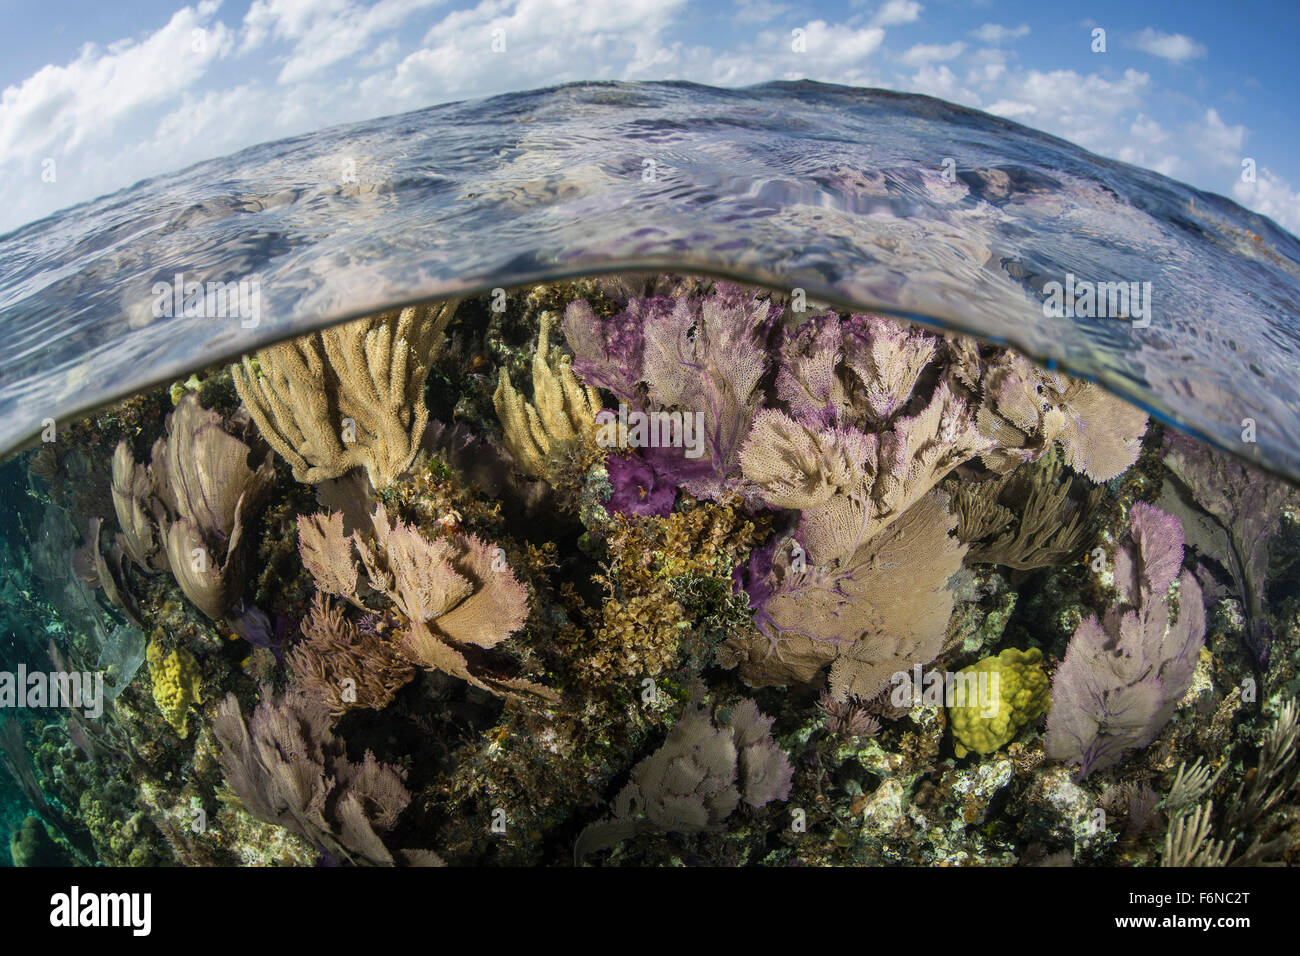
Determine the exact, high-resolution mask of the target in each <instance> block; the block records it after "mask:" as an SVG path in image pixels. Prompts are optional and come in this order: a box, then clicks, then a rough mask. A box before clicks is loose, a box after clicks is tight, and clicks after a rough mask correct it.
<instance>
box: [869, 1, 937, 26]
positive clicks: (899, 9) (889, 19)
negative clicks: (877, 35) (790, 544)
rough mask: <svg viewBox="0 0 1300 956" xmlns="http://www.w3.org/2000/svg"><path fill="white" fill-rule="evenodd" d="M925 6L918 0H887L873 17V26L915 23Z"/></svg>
mask: <svg viewBox="0 0 1300 956" xmlns="http://www.w3.org/2000/svg"><path fill="white" fill-rule="evenodd" d="M924 9H925V7H923V6H921V5H920V4H919V3H917V2H916V0H885V3H884V4H883V5H882V6H881V7H880V9H879V10H877V11H876V13H875V15H874V16H873V17H872V18H871V25H872V26H873V27H896V26H899V25H900V24H903V23H915V22H916V21H917V19H918V18H919V17H920V16H921V11H922V10H924Z"/></svg>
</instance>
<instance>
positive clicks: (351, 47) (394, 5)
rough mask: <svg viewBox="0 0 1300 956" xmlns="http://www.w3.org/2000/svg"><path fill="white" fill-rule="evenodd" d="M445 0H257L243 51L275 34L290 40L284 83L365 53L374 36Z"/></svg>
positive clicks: (282, 75)
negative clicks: (370, 0) (368, 0)
mask: <svg viewBox="0 0 1300 956" xmlns="http://www.w3.org/2000/svg"><path fill="white" fill-rule="evenodd" d="M441 2H442V0H379V2H378V3H376V4H375V5H374V6H364V5H362V4H360V3H353V2H351V0H253V5H252V6H251V7H249V9H248V13H247V14H245V15H244V30H243V41H242V43H241V45H240V52H241V53H247V52H250V51H252V50H256V49H258V48H259V47H261V46H264V45H265V44H266V43H267V42H268V41H269V40H271V39H276V40H283V41H287V42H291V43H292V44H293V49H292V50H291V51H290V53H289V55H288V57H286V59H285V61H284V66H283V68H282V69H281V70H280V82H281V83H294V82H297V81H298V80H302V79H305V78H306V77H309V76H311V75H312V74H314V73H318V72H320V71H321V70H323V69H325V68H326V67H328V66H332V65H333V64H335V63H338V62H339V61H340V60H345V59H347V58H348V57H350V56H354V55H356V54H358V53H360V52H362V51H363V50H365V49H366V48H367V46H368V45H369V43H370V39H371V37H373V36H375V35H376V34H379V33H384V32H387V31H390V30H394V29H396V28H397V27H399V26H400V25H401V24H402V23H403V22H405V21H406V20H407V19H408V18H409V17H410V16H411V15H412V14H415V13H418V12H419V11H421V10H424V9H426V8H428V7H432V6H435V5H437V4H438V3H441Z"/></svg>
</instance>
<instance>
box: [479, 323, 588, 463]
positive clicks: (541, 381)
mask: <svg viewBox="0 0 1300 956" xmlns="http://www.w3.org/2000/svg"><path fill="white" fill-rule="evenodd" d="M554 322H555V315H554V313H551V312H543V313H542V315H541V329H540V331H539V332H538V333H537V348H536V350H535V351H534V352H533V400H532V401H531V402H529V401H527V400H526V399H525V398H524V397H523V395H521V394H520V393H519V392H518V391H516V390H515V387H514V386H513V385H511V384H510V376H509V375H508V374H506V370H505V369H504V368H503V369H501V372H500V378H499V379H498V381H497V389H496V392H495V393H494V394H493V395H492V402H493V404H494V405H495V406H496V410H497V417H498V418H500V419H501V427H502V430H503V436H504V438H505V443H506V448H508V449H509V451H510V454H511V456H512V457H513V458H514V460H515V464H516V465H517V466H518V468H519V470H520V471H522V472H524V474H526V475H531V476H532V477H534V478H544V477H546V476H547V475H548V474H549V473H550V471H551V456H552V454H553V452H554V451H555V450H556V449H557V448H558V447H559V446H561V445H564V444H567V443H570V442H574V441H578V440H583V439H592V438H594V437H595V434H596V413H597V412H598V411H600V395H599V394H598V393H597V392H596V390H595V389H594V388H592V387H590V386H585V387H584V386H582V385H580V384H579V383H578V380H577V378H576V377H575V376H574V374H573V370H572V369H571V368H570V361H569V358H568V357H567V356H564V355H562V354H561V353H560V350H559V349H558V348H552V347H551V344H550V337H551V326H552V325H553V324H554Z"/></svg>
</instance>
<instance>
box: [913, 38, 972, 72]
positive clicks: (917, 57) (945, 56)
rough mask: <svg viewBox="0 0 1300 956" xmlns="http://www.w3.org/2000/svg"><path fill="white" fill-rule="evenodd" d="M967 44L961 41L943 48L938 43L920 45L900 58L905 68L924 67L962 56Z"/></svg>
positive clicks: (947, 44) (945, 45)
mask: <svg viewBox="0 0 1300 956" xmlns="http://www.w3.org/2000/svg"><path fill="white" fill-rule="evenodd" d="M965 49H966V44H964V43H962V42H961V41H960V40H955V41H953V42H952V43H946V44H943V45H942V46H941V45H939V44H936V43H918V44H917V45H916V46H914V47H912V48H911V49H909V50H908V51H907V52H906V53H904V54H902V55H901V56H899V58H898V62H899V63H902V64H903V65H904V66H923V65H925V64H926V63H941V62H943V61H944V60H954V59H956V58H957V57H959V56H961V55H962V53H963V52H964V51H965Z"/></svg>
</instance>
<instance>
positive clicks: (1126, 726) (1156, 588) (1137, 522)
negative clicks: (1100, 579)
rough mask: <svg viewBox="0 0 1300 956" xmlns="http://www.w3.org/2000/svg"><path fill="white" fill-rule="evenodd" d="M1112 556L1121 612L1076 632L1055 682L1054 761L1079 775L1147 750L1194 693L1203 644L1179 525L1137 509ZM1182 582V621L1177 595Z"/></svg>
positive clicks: (1196, 593) (1197, 597) (1200, 609)
mask: <svg viewBox="0 0 1300 956" xmlns="http://www.w3.org/2000/svg"><path fill="white" fill-rule="evenodd" d="M1129 521H1130V524H1129V534H1128V537H1127V539H1126V540H1125V541H1124V542H1123V543H1122V544H1121V546H1120V548H1119V550H1118V551H1116V553H1115V565H1114V567H1115V588H1116V590H1117V591H1118V592H1119V598H1120V603H1119V604H1117V605H1116V606H1114V607H1112V608H1110V609H1109V610H1108V611H1107V612H1106V614H1105V616H1104V617H1103V618H1102V619H1101V620H1100V621H1099V620H1098V619H1097V617H1096V616H1095V615H1094V616H1092V617H1090V618H1088V619H1087V620H1085V621H1083V623H1081V624H1080V625H1079V627H1078V628H1077V629H1076V630H1075V632H1074V637H1073V638H1071V640H1070V646H1069V648H1068V649H1067V650H1066V653H1065V660H1064V661H1063V662H1062V663H1061V666H1060V668H1059V669H1058V670H1057V672H1056V678H1055V680H1054V681H1053V683H1052V709H1051V713H1050V714H1049V715H1048V719H1047V754H1048V756H1049V757H1051V758H1053V759H1056V760H1062V761H1065V762H1067V763H1077V764H1078V765H1079V773H1080V776H1082V777H1086V776H1087V775H1088V774H1090V773H1092V772H1093V771H1094V770H1102V769H1105V768H1106V767H1111V766H1114V765H1115V764H1117V763H1119V761H1120V759H1121V758H1122V756H1123V753H1124V751H1126V750H1130V749H1140V748H1142V747H1146V746H1147V745H1149V744H1150V743H1151V742H1152V741H1153V740H1155V738H1156V735H1157V734H1158V733H1159V732H1160V730H1161V728H1162V727H1164V725H1165V724H1166V723H1168V721H1169V718H1170V717H1172V716H1173V713H1174V709H1175V708H1176V707H1177V705H1178V701H1179V700H1180V699H1181V698H1182V696H1183V695H1184V694H1185V693H1186V692H1187V689H1188V687H1190V686H1191V682H1192V675H1193V672H1194V671H1195V668H1196V660H1197V655H1198V654H1199V653H1200V650H1201V647H1202V645H1203V644H1204V643H1205V609H1204V605H1203V603H1202V599H1201V589H1200V586H1199V585H1198V584H1197V583H1196V578H1195V577H1194V576H1193V575H1192V574H1191V573H1190V572H1188V571H1182V573H1181V575H1180V574H1179V571H1180V568H1181V566H1182V561H1183V528H1182V523H1181V522H1180V521H1179V520H1178V519H1177V518H1176V517H1174V516H1173V515H1170V514H1166V513H1165V512H1163V511H1160V510H1159V509H1157V508H1155V507H1154V506H1152V505H1149V504H1147V503H1145V502H1138V503H1137V504H1135V505H1134V506H1133V509H1132V512H1131V513H1130V516H1129ZM1175 579H1177V580H1178V592H1177V598H1178V617H1177V619H1176V620H1175V619H1173V618H1172V616H1171V610H1170V586H1171V585H1172V584H1173V582H1174V580H1175Z"/></svg>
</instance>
